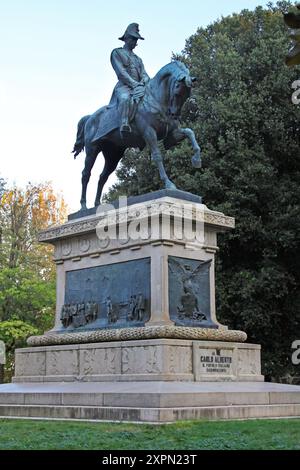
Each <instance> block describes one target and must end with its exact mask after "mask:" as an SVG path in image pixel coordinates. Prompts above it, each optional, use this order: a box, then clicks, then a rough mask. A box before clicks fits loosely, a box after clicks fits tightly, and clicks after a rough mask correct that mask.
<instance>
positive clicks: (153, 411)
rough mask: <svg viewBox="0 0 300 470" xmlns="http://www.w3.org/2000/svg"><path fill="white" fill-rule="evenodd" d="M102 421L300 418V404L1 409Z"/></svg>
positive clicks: (0, 414)
mask: <svg viewBox="0 0 300 470" xmlns="http://www.w3.org/2000/svg"><path fill="white" fill-rule="evenodd" d="M7 417H10V418H12V417H13V418H40V419H62V420H69V419H75V420H99V421H122V422H124V421H125V422H143V423H171V422H174V421H183V420H199V419H206V420H225V419H233V420H235V419H261V418H292V417H293V418H294V417H300V404H281V405H228V406H202V407H181V408H172V407H171V408H141V407H140V408H134V407H132V408H129V407H110V406H98V407H93V406H63V405H61V406H53V405H0V418H7Z"/></svg>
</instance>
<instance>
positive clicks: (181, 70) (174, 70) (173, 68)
mask: <svg viewBox="0 0 300 470" xmlns="http://www.w3.org/2000/svg"><path fill="white" fill-rule="evenodd" d="M188 73H189V70H188V68H187V67H186V66H185V64H184V63H183V62H180V61H179V60H172V62H170V63H169V64H167V65H164V66H163V67H162V68H161V69H160V70H159V72H158V73H157V74H156V75H155V77H154V78H156V79H158V80H162V79H164V78H165V77H166V76H167V75H175V76H176V78H178V77H177V75H178V76H179V75H181V74H184V75H187V74H188Z"/></svg>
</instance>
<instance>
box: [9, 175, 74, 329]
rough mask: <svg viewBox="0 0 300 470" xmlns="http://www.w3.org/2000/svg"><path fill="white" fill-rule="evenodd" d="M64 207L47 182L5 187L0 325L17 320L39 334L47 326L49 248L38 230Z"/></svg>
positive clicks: (50, 311) (51, 292) (51, 298)
mask: <svg viewBox="0 0 300 470" xmlns="http://www.w3.org/2000/svg"><path fill="white" fill-rule="evenodd" d="M65 216H66V206H65V203H64V200H63V198H62V197H61V196H57V195H56V194H55V193H54V191H53V189H52V187H51V185H50V184H49V183H43V184H39V185H32V184H28V186H27V187H26V188H25V189H21V188H17V187H15V186H14V187H12V188H7V189H5V191H4V192H3V194H2V197H1V199H0V222H1V227H2V243H1V245H0V322H1V321H2V322H3V321H10V320H22V321H23V322H27V323H28V324H30V325H34V326H35V327H37V328H38V329H39V331H40V332H43V331H44V330H45V329H49V328H50V327H51V326H52V323H53V315H54V308H55V269H54V263H53V261H52V254H53V250H52V247H49V246H48V245H41V244H39V243H38V242H37V236H38V232H39V231H40V230H42V229H45V228H47V227H48V226H49V225H52V224H57V223H61V222H63V221H64V219H65Z"/></svg>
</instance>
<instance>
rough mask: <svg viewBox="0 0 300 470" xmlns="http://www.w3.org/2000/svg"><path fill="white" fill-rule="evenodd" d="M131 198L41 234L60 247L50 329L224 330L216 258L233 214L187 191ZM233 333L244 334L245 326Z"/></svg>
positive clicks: (243, 337) (43, 239)
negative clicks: (218, 310) (217, 298)
mask: <svg viewBox="0 0 300 470" xmlns="http://www.w3.org/2000/svg"><path fill="white" fill-rule="evenodd" d="M174 193H175V194H174ZM175 196H176V197H175ZM128 202H129V204H130V205H127V206H124V200H123V201H121V207H118V208H117V209H116V210H115V209H114V208H113V207H111V208H110V210H108V211H105V212H103V209H102V207H100V210H98V212H96V213H94V214H93V213H92V214H90V212H91V211H87V215H84V214H82V213H78V214H77V215H73V216H71V217H70V220H69V221H68V222H67V223H66V224H65V225H62V226H60V227H54V228H51V229H48V230H46V231H44V232H42V233H41V234H40V241H41V242H44V243H51V244H53V245H54V247H55V252H54V262H55V263H56V265H57V306H56V321H55V327H54V329H53V330H52V331H51V333H52V337H53V333H55V332H56V333H63V334H70V333H78V332H87V333H88V332H89V331H93V330H99V329H100V330H103V329H105V331H107V330H108V329H113V330H115V329H122V328H142V327H146V328H149V327H152V328H153V327H158V326H176V327H187V328H202V329H203V328H206V329H217V330H223V331H226V330H227V327H226V326H223V325H221V324H220V323H219V322H218V320H217V318H216V308H215V277H214V276H215V269H214V262H215V253H216V252H217V250H218V247H217V233H219V232H224V231H226V230H229V229H232V228H233V227H234V219H232V218H231V217H226V216H224V215H223V214H221V213H218V212H214V211H210V210H209V209H207V207H206V206H205V205H203V204H201V199H200V198H199V197H197V196H193V195H190V194H189V193H184V192H182V191H167V190H165V191H158V192H157V193H152V194H150V195H148V198H147V195H146V196H143V197H142V200H141V198H130V199H129V201H128ZM122 204H123V206H122ZM108 209H109V208H108ZM94 212H95V211H94ZM74 308H75V312H74ZM211 336H213V333H212V334H211ZM238 336H239V337H238ZM137 339H140V337H139V336H137ZM192 339H194V338H192ZM207 339H210V338H209V337H208V338H207ZM217 339H225V340H226V335H225V336H224V337H223V338H221V337H220V338H217ZM229 340H232V338H229ZM235 340H237V341H245V340H246V335H245V334H244V333H242V332H240V333H239V335H238V334H237V337H236V338H235ZM37 343H38V340H37V339H35V340H34V339H31V340H30V341H29V344H30V345H37ZM42 344H44V343H42Z"/></svg>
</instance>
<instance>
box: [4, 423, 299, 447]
mask: <svg viewBox="0 0 300 470" xmlns="http://www.w3.org/2000/svg"><path fill="white" fill-rule="evenodd" d="M0 449H1V450H4V449H11V450H13V449H14V450H48V449H49V450H154V449H155V450H166V449H168V450H173V449H174V450H202V449H203V450H218V449H219V450H224V449H225V450H247V449H251V450H254V449H258V450H261V449H265V450H296V449H298V450H300V419H290V420H287V419H286V420H285V419H281V420H253V421H252V420H251V421H219V422H213V421H197V422H194V421H193V422H180V423H175V424H170V425H161V426H154V425H139V424H122V423H90V422H88V423H87V422H78V421H71V422H70V421H69V422H67V421H42V420H41V421H30V420H12V419H1V420H0Z"/></svg>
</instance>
